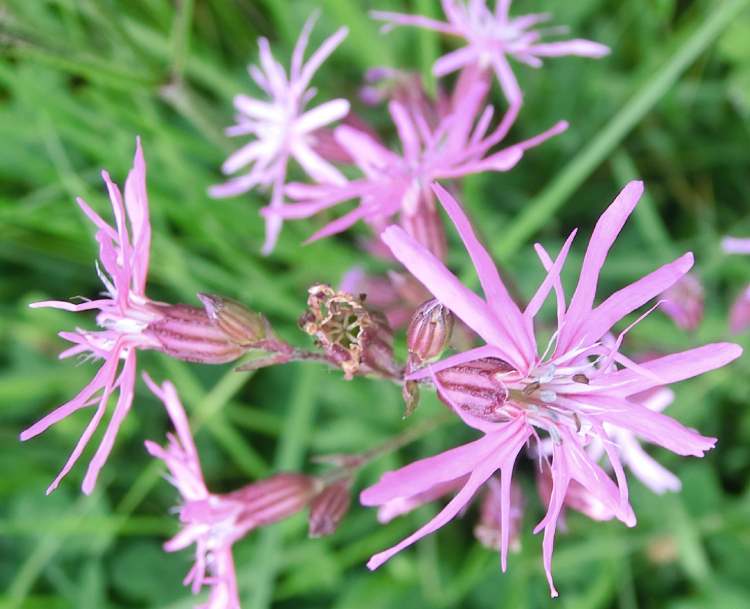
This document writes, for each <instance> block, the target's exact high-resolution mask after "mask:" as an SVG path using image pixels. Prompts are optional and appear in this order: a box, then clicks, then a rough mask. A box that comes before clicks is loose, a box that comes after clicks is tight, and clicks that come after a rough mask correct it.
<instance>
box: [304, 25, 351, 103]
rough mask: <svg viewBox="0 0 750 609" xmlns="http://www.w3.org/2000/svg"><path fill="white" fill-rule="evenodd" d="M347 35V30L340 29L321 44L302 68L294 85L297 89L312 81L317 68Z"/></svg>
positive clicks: (344, 28)
mask: <svg viewBox="0 0 750 609" xmlns="http://www.w3.org/2000/svg"><path fill="white" fill-rule="evenodd" d="M347 34H349V29H348V28H346V27H342V28H339V29H338V30H336V32H334V34H333V35H331V36H329V37H328V38H326V39H325V40H324V41H323V44H321V45H320V47H318V49H317V50H316V51H315V52H314V53H313V54H312V55H311V56H310V59H308V60H307V63H306V64H305V65H304V67H303V68H302V72H301V73H300V77H299V80H297V81H295V83H294V84H295V85H296V86H297V87H299V89H306V88H307V85H308V84H309V83H310V81H311V80H312V77H313V76H314V75H315V72H317V71H318V68H319V67H320V66H321V65H322V64H323V62H324V61H325V60H326V59H328V57H329V56H330V55H331V53H333V52H334V51H335V50H336V47H337V46H339V45H340V44H341V43H342V42H343V40H344V38H346V36H347Z"/></svg>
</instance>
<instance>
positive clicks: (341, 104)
mask: <svg viewBox="0 0 750 609" xmlns="http://www.w3.org/2000/svg"><path fill="white" fill-rule="evenodd" d="M347 114H349V102H348V101H347V100H345V99H332V100H331V101H327V102H325V103H323V104H320V105H319V106H317V107H315V108H313V109H312V110H308V111H307V112H305V113H304V114H303V115H302V116H300V117H299V118H298V119H297V121H296V122H295V124H294V128H295V131H296V132H297V133H309V132H311V131H315V130H316V129H320V128H321V127H324V126H325V125H328V124H329V123H332V122H334V121H337V120H339V119H342V118H344V117H345V116H346V115H347Z"/></svg>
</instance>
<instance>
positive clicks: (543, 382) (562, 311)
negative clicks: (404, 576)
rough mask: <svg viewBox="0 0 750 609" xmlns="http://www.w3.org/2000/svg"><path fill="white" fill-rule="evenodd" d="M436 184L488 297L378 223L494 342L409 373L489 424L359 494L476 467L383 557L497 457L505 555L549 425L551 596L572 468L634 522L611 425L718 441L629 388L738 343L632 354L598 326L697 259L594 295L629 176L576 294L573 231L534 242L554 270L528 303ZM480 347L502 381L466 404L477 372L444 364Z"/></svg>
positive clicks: (375, 562)
mask: <svg viewBox="0 0 750 609" xmlns="http://www.w3.org/2000/svg"><path fill="white" fill-rule="evenodd" d="M435 191H436V193H437V195H438V198H439V199H440V201H441V203H442V205H443V207H444V209H445V210H446V212H447V213H448V215H449V216H450V218H451V220H452V221H453V223H454V225H455V226H456V228H457V230H458V232H459V234H460V236H461V238H462V239H463V241H464V245H465V246H466V248H467V250H468V252H469V255H470V256H471V258H472V261H473V263H474V267H475V269H476V271H477V274H478V275H479V278H480V283H481V285H482V290H483V292H484V296H485V297H484V298H480V297H479V296H477V295H476V294H475V293H474V292H472V291H470V290H468V289H467V288H466V287H464V286H463V285H462V284H461V283H460V282H459V281H458V279H457V278H456V277H455V276H454V275H453V274H452V273H451V272H450V271H449V270H448V269H447V268H446V267H445V265H444V264H443V263H442V262H440V261H439V260H438V259H437V258H435V257H434V256H433V255H432V254H430V253H429V252H428V251H427V250H426V249H425V248H424V247H423V246H421V245H420V244H419V243H417V242H416V241H415V240H414V239H413V238H411V237H410V236H409V235H408V234H406V232H405V231H404V230H403V229H401V228H400V227H397V226H391V227H389V228H388V229H387V230H386V231H385V232H384V234H383V236H382V237H383V240H384V241H385V243H386V244H387V245H388V246H389V247H390V248H391V250H392V251H393V254H394V255H395V256H396V258H398V259H399V261H400V262H401V263H402V264H403V265H404V266H406V268H407V269H408V270H409V271H411V272H412V274H414V276H415V277H416V278H417V279H419V281H421V282H422V283H423V284H424V285H425V287H426V288H427V289H428V290H430V292H431V293H432V294H433V296H434V297H435V298H437V299H438V300H439V301H441V302H442V303H443V304H444V305H445V306H447V307H448V308H450V309H451V310H452V311H453V313H454V314H455V315H456V316H458V317H459V318H460V319H461V320H463V321H464V322H465V323H466V324H467V325H468V326H469V327H470V328H472V329H473V330H474V331H475V332H476V333H477V334H478V335H479V336H480V337H481V338H482V339H483V340H484V341H485V343H486V344H485V345H483V346H481V347H478V348H475V349H471V350H469V351H466V352H463V353H459V354H457V355H453V356H451V357H448V358H446V359H444V360H442V361H441V362H439V363H437V364H430V365H428V366H427V367H426V368H424V369H422V370H420V371H417V372H415V373H413V374H411V375H410V376H409V377H407V378H410V379H412V380H416V379H419V378H425V377H426V378H432V380H433V382H434V383H435V385H436V386H437V389H438V392H439V394H440V396H441V397H442V398H443V399H444V400H445V401H447V402H448V403H449V404H450V405H451V406H452V407H453V409H454V410H455V411H456V412H457V413H458V414H459V416H461V418H462V419H463V420H464V421H465V422H466V423H467V424H468V425H470V426H471V427H474V428H475V429H477V430H479V431H481V432H482V433H483V436H482V437H481V438H480V439H478V440H475V441H474V442H472V443H470V444H466V445H464V446H461V447H458V448H454V449H452V450H449V451H447V452H445V453H442V454H440V455H438V456H435V457H431V458H428V459H423V460H421V461H417V462H416V463H413V464H411V465H407V466H406V467H404V468H402V469H401V470H398V471H396V472H391V473H388V474H385V475H384V476H383V478H382V479H381V481H380V482H378V483H377V484H376V485H374V486H373V487H371V488H369V489H367V490H365V491H364V492H363V493H362V502H363V503H364V504H366V505H381V504H383V503H385V502H387V501H390V500H392V499H394V498H396V497H399V496H402V495H404V494H407V493H408V494H413V493H415V492H419V490H420V489H427V488H430V487H432V486H434V485H435V484H438V483H440V482H442V481H445V480H451V479H455V478H458V477H460V476H463V475H467V474H468V475H469V479H468V481H467V483H466V485H465V486H464V487H463V488H462V489H461V490H460V491H459V492H458V494H457V495H456V496H455V497H454V499H453V500H452V501H451V502H450V503H449V504H448V505H447V506H446V508H445V509H444V510H443V511H442V512H441V513H440V514H438V516H436V517H435V518H434V519H433V520H432V521H430V522H429V523H428V524H427V525H425V526H424V527H422V528H421V529H420V530H419V531H417V532H416V533H414V534H413V535H411V536H410V537H408V538H407V539H405V540H404V541H402V542H401V543H400V544H398V545H396V546H394V547H393V548H391V549H389V550H387V551H385V552H381V553H380V554H377V555H375V556H374V557H373V558H372V559H371V560H370V562H369V566H370V567H371V568H376V567H378V566H379V565H380V564H382V563H383V562H385V561H386V560H388V559H389V558H390V557H391V556H393V554H395V553H396V552H398V551H400V550H402V549H403V548H405V547H406V546H408V545H410V544H412V543H414V542H415V541H417V540H418V539H420V538H421V537H423V536H425V535H427V534H428V533H431V532H432V531H434V530H436V529H437V528H439V527H441V526H442V525H444V524H445V523H447V522H448V521H449V520H450V519H452V518H453V517H454V516H455V515H456V514H457V513H458V512H459V511H460V510H461V508H462V507H463V506H464V505H465V504H466V503H467V502H468V501H469V500H470V499H471V497H472V496H473V494H474V493H475V492H476V490H477V489H478V488H479V487H480V486H481V485H482V484H483V483H484V482H485V481H486V480H487V479H489V477H490V476H491V475H492V474H493V473H494V472H496V471H498V470H499V471H500V473H501V485H502V489H503V492H502V501H501V504H502V506H503V507H502V512H501V519H505V520H501V522H502V526H501V529H502V531H503V532H504V534H503V539H502V540H501V563H502V566H503V568H505V565H506V554H507V548H508V531H509V530H510V527H509V526H507V525H508V520H507V519H508V518H509V517H510V486H511V485H510V482H511V475H512V470H513V466H514V463H515V460H516V457H517V455H518V453H519V452H520V450H521V448H522V447H523V445H524V444H525V443H526V442H527V441H528V440H529V439H530V438H534V439H535V440H536V441H537V442H539V441H540V440H539V438H540V434H541V435H542V436H546V437H549V438H551V439H552V462H551V472H552V479H553V488H552V493H551V498H550V504H549V509H548V511H547V514H546V516H545V517H544V518H543V519H542V521H541V522H540V523H539V524H538V525H537V527H536V529H535V531H537V532H538V531H541V530H544V541H543V559H544V561H543V562H544V567H545V571H546V573H547V578H548V580H549V583H550V589H551V592H552V594H553V596H554V595H556V594H557V591H556V590H555V588H554V586H553V583H552V576H551V561H552V550H553V543H554V535H555V529H556V523H557V519H558V516H559V515H560V512H561V510H562V507H563V504H564V501H565V497H566V494H567V492H568V489H569V487H570V485H571V484H572V483H573V482H577V483H579V484H580V485H581V486H583V487H584V488H585V489H586V490H587V491H588V492H589V493H591V495H593V497H595V498H596V499H597V500H598V501H599V502H600V503H601V504H602V505H603V506H604V508H605V509H606V510H608V511H610V512H611V513H612V514H614V515H615V516H616V517H617V518H618V519H620V520H621V521H623V522H624V523H626V524H627V525H629V526H632V525H634V524H635V516H634V514H633V511H632V508H631V507H630V504H629V501H628V488H627V483H626V480H625V475H624V471H623V467H622V462H621V459H620V456H619V454H618V451H617V450H615V449H614V447H613V441H612V439H611V437H610V434H609V433H608V432H607V430H606V429H605V428H604V426H605V425H607V426H608V427H609V428H612V429H624V430H626V431H628V432H630V433H632V434H634V435H636V436H638V437H639V438H641V439H644V440H647V441H649V442H652V443H655V444H658V445H660V446H662V447H664V448H666V449H668V450H671V451H672V452H675V453H677V454H679V455H693V456H698V457H699V456H702V455H703V454H704V452H705V451H707V450H709V449H710V448H712V447H713V445H714V443H715V439H713V438H707V437H704V436H702V435H700V434H699V433H697V432H696V431H694V430H691V429H688V428H686V427H684V426H682V425H681V424H680V423H678V422H677V421H675V420H673V419H671V418H669V417H667V416H665V415H663V414H661V413H659V412H655V411H653V410H650V409H649V408H646V407H645V406H643V405H641V404H639V403H638V402H637V401H635V400H634V399H632V398H633V396H637V395H638V394H641V393H643V392H644V391H647V390H649V389H652V388H654V387H659V386H663V385H667V384H670V383H674V382H677V381H680V380H683V379H687V378H690V377H693V376H696V375H698V374H702V373H703V372H706V371H708V370H712V369H714V368H718V367H720V366H724V365H726V364H727V363H729V362H731V361H732V360H734V359H735V358H737V357H738V356H739V355H740V354H741V352H742V350H741V348H740V347H739V346H737V345H734V344H729V343H716V344H710V345H706V346H703V347H699V348H696V349H690V350H688V351H684V352H682V353H676V354H673V355H668V356H665V357H660V358H656V359H653V360H651V361H648V362H644V363H640V364H636V363H635V362H633V361H632V360H630V359H629V358H628V357H626V356H625V355H624V354H622V353H620V352H619V348H620V345H621V341H622V338H623V335H624V332H623V333H622V334H620V335H619V336H618V338H617V340H616V341H615V342H614V344H612V345H607V344H605V341H604V337H605V335H606V334H607V333H608V332H609V331H610V329H611V328H612V327H613V326H614V325H615V324H617V323H618V322H619V321H620V320H622V319H623V318H624V317H625V316H627V315H629V314H630V313H632V312H634V311H635V310H636V309H638V308H639V307H641V306H642V305H644V304H645V303H647V302H648V301H649V300H651V299H653V298H655V297H656V296H658V295H659V294H661V293H662V292H663V291H665V290H666V289H668V288H669V287H670V286H671V285H673V284H674V283H675V282H677V281H678V280H679V279H680V278H681V277H682V276H683V275H684V274H685V273H687V272H688V270H690V267H691V266H692V263H693V259H692V255H691V254H689V253H688V254H685V255H684V256H682V257H680V258H678V259H677V260H675V261H674V262H671V263H669V264H666V265H664V266H662V267H661V268H659V269H657V270H655V271H653V272H652V273H650V274H648V275H646V276H645V277H643V278H642V279H640V280H638V281H636V282H635V283H633V284H631V285H629V286H626V287H624V288H622V289H621V290H619V291H617V292H615V293H614V294H613V295H611V296H610V297H609V298H607V299H605V300H604V302H602V303H601V304H600V305H598V306H596V307H595V306H594V299H595V296H596V287H597V283H598V277H599V272H600V270H601V268H602V266H603V264H604V261H605V259H606V256H607V253H608V251H609V249H610V247H611V246H612V244H613V243H614V240H615V238H616V237H617V235H618V233H619V232H620V230H621V229H622V226H623V224H624V223H625V221H626V220H627V218H628V216H629V215H630V214H631V212H632V211H633V209H634V207H635V205H636V203H637V202H638V200H639V198H640V196H641V194H642V192H643V185H642V183H641V182H631V183H630V184H628V185H627V186H626V187H625V188H624V189H623V191H622V192H621V193H620V194H619V195H618V197H617V198H616V199H615V201H614V202H613V203H612V204H611V205H610V207H609V208H608V209H607V210H606V211H605V212H604V214H602V216H601V218H600V219H599V221H598V222H597V225H596V227H595V229H594V232H593V234H592V236H591V239H590V241H589V245H588V248H587V250H586V255H585V257H584V260H583V266H582V268H581V272H580V276H579V280H578V285H577V287H576V289H575V291H574V293H573V296H572V298H571V300H570V301H569V303H566V299H565V296H564V290H563V286H562V282H561V281H560V270H561V268H562V265H563V263H564V261H565V258H566V256H567V253H568V250H569V248H570V245H571V242H572V239H573V237H574V236H575V231H574V232H573V233H572V234H571V235H570V237H569V238H568V239H567V240H566V242H565V244H564V245H563V247H562V250H561V252H560V254H559V256H558V257H557V259H556V260H554V261H553V260H552V259H551V258H550V257H549V255H548V254H547V252H546V251H545V250H544V249H543V248H542V247H541V246H540V245H537V246H536V250H537V253H538V255H539V256H540V258H541V260H542V263H543V265H544V267H545V269H546V270H547V275H546V277H545V279H544V281H542V283H541V285H540V286H539V289H538V290H537V292H536V293H535V294H534V296H533V297H532V299H531V300H530V302H529V304H528V305H527V306H526V307H525V309H523V310H522V309H520V308H519V307H518V305H516V303H515V302H513V300H511V298H510V296H509V294H508V291H507V289H506V287H505V285H504V284H503V282H502V280H501V279H500V276H499V274H498V271H497V269H496V267H495V265H494V264H493V262H492V259H491V258H490V255H489V254H488V252H487V251H486V250H485V249H484V247H482V245H481V244H480V243H479V240H478V239H477V237H476V235H475V233H474V230H473V228H472V227H471V224H470V223H469V221H468V219H467V217H466V215H465V214H464V212H463V211H462V210H461V208H460V207H459V205H458V203H457V202H456V201H455V200H454V199H453V198H452V197H451V196H450V195H449V194H448V192H447V191H445V190H444V189H443V188H441V187H440V186H438V185H436V186H435ZM551 290H554V292H555V294H556V297H557V330H556V332H555V333H554V334H553V336H552V339H551V340H550V342H549V344H548V345H547V347H546V348H544V349H543V350H542V351H541V352H540V350H539V349H538V347H537V337H536V335H535V331H534V318H535V317H536V315H537V313H538V312H539V310H540V308H541V306H542V304H543V302H544V301H545V300H546V298H547V296H548V295H549V293H550V291H551ZM626 331H627V329H626ZM480 359H482V360H483V361H484V362H485V364H486V365H485V366H484V367H486V366H489V365H493V363H494V365H495V367H496V371H495V372H494V373H491V371H490V372H489V373H488V371H487V370H484V368H482V369H481V371H480V372H477V373H476V374H478V375H481V379H482V380H481V382H486V381H487V380H492V381H493V383H495V385H487V387H486V390H485V391H484V393H483V395H482V397H483V398H486V397H487V395H488V391H491V390H492V388H493V387H495V389H494V392H495V393H494V399H493V400H485V402H484V403H486V404H487V407H486V408H484V409H482V408H479V407H477V408H474V407H471V408H467V407H465V405H464V403H462V402H461V401H460V399H459V400H457V399H456V396H460V395H461V391H460V385H461V382H473V380H472V379H465V381H462V379H461V377H460V375H453V376H452V377H450V378H448V379H447V380H448V381H449V382H450V385H449V386H448V387H446V386H444V384H443V379H441V378H439V373H440V372H441V371H448V370H449V369H453V368H456V369H461V366H462V365H464V364H466V363H469V362H473V361H476V360H480ZM471 370H472V369H471V368H469V372H468V373H471ZM468 373H467V374H468ZM444 378H445V377H444ZM477 383H479V381H477ZM466 402H467V403H468V404H469V406H473V405H474V402H475V400H474V394H473V393H472V394H469V395H467V396H466ZM477 404H479V403H477ZM594 440H599V441H601V443H602V445H603V447H604V451H605V453H606V454H607V457H608V459H609V462H610V465H611V466H612V469H613V471H614V473H615V477H616V479H617V484H615V483H614V482H613V481H612V480H611V479H610V477H609V476H608V475H607V474H606V472H605V471H604V470H603V469H602V468H601V467H599V465H597V464H596V463H595V462H594V460H593V459H592V458H591V456H590V455H589V454H588V453H587V451H586V448H587V446H588V445H590V444H591V442H593V441H594Z"/></svg>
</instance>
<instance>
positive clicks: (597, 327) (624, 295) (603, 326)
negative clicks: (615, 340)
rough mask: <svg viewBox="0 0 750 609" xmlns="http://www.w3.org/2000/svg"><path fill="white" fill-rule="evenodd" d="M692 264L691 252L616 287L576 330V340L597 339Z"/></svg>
mask: <svg viewBox="0 0 750 609" xmlns="http://www.w3.org/2000/svg"><path fill="white" fill-rule="evenodd" d="M692 266H693V254H691V253H690V252H688V253H687V254H685V255H683V256H681V257H680V258H677V260H675V261H674V262H670V263H669V264H665V265H664V266H662V267H661V268H659V269H657V270H655V271H653V272H652V273H649V274H648V275H646V276H645V277H642V278H641V279H639V280H638V281H635V282H634V283H631V284H630V285H629V286H627V287H624V288H622V289H621V290H618V291H617V292H615V293H614V294H612V295H611V296H610V297H609V298H607V300H605V301H604V302H603V303H602V304H600V305H599V306H598V307H596V308H595V309H594V310H593V311H592V312H591V314H590V315H589V316H588V319H587V321H586V324H585V326H584V327H583V328H582V329H581V331H580V332H579V333H578V339H579V340H581V341H583V343H584V344H590V343H594V342H596V341H598V340H599V339H600V338H601V337H602V336H604V335H605V334H606V333H607V332H609V331H610V330H611V328H612V326H614V325H615V324H616V323H617V322H618V321H620V320H621V319H622V318H623V317H625V316H626V315H628V314H630V313H632V312H633V311H635V310H636V309H637V308H639V307H641V306H643V305H644V304H646V303H647V302H648V301H649V300H651V299H652V298H655V297H657V296H658V295H659V294H661V293H662V292H663V291H664V290H666V289H668V288H669V287H671V286H672V285H674V284H675V283H677V282H678V281H679V280H680V279H681V278H682V277H683V276H684V275H685V274H686V273H687V272H688V271H689V270H690V269H691V268H692Z"/></svg>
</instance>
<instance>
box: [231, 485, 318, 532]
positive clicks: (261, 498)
mask: <svg viewBox="0 0 750 609" xmlns="http://www.w3.org/2000/svg"><path fill="white" fill-rule="evenodd" d="M316 488H317V481H316V479H315V478H312V477H311V476H305V475H303V474H276V475H275V476H271V477H270V478H266V479H265V480H259V481H257V482H253V483H252V484H248V485H247V486H245V487H243V488H241V489H239V490H236V491H233V492H231V493H228V494H227V495H224V497H226V498H227V499H231V500H232V501H235V502H237V503H239V504H241V505H242V515H241V519H242V520H244V521H251V522H253V523H255V526H264V525H267V524H271V523H274V522H278V521H279V520H283V519H284V518H287V517H289V516H291V515H292V514H296V513H297V512H299V511H300V510H302V509H303V508H304V507H305V506H306V505H307V504H308V503H309V502H310V500H311V499H312V498H313V496H314V495H315V491H316Z"/></svg>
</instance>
